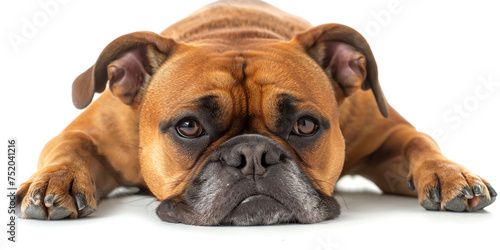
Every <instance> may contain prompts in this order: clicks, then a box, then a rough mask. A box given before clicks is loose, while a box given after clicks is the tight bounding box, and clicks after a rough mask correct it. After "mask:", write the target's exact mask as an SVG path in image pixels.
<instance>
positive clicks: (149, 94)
mask: <svg viewBox="0 0 500 250" xmlns="http://www.w3.org/2000/svg"><path fill="white" fill-rule="evenodd" d="M150 35H151V34H148V35H147V36H150ZM134 36H135V38H134ZM138 36H139V38H138V39H136V38H137V37H138ZM142 36H144V34H139V35H137V34H135V35H133V39H131V38H130V37H128V38H126V39H124V38H119V39H118V42H116V41H115V42H114V44H113V43H112V44H110V45H109V46H108V47H109V48H107V49H106V50H108V51H112V52H107V54H106V53H105V52H103V54H104V56H106V57H107V58H105V59H100V60H102V61H103V62H101V63H100V62H99V60H98V62H97V63H96V66H94V69H93V70H92V72H94V78H95V79H98V78H99V73H96V72H99V68H98V67H99V66H98V65H99V64H101V65H107V78H108V79H109V84H110V89H111V91H112V92H113V93H114V94H115V95H116V96H117V97H118V98H120V99H121V100H122V101H123V102H124V103H126V104H129V105H132V106H133V107H135V108H136V109H137V110H138V112H139V140H140V148H141V150H140V165H141V172H142V175H143V177H144V180H145V181H146V184H147V185H148V187H149V188H150V190H151V191H152V192H153V194H154V195H155V196H156V197H157V198H158V199H160V200H161V201H162V202H161V204H160V205H159V207H158V210H157V213H158V215H159V216H160V218H161V219H163V220H165V221H170V222H181V223H186V224H196V225H219V224H231V225H257V224H275V223H284V222H299V223H314V222H319V221H323V220H326V219H330V218H334V217H336V216H337V215H338V214H339V213H340V211H339V206H338V204H337V202H336V201H335V200H334V198H333V197H332V193H333V189H334V185H335V182H336V181H337V179H338V178H339V176H340V173H341V171H342V166H343V163H344V154H345V144H344V140H343V136H342V133H341V130H340V125H339V110H338V103H339V102H342V101H343V99H344V98H345V97H348V96H349V95H351V94H352V93H354V92H355V91H356V90H357V89H359V88H361V87H363V88H365V89H368V88H372V89H373V90H374V93H375V96H376V98H377V100H379V106H380V107H381V111H382V112H384V106H383V105H380V104H381V103H382V104H383V101H384V99H383V96H382V95H381V92H380V89H379V87H378V82H376V65H375V62H374V60H373V55H372V54H371V52H370V50H369V47H368V46H367V45H366V42H365V41H364V39H363V38H362V37H361V36H360V35H359V34H358V33H356V32H355V31H353V30H351V29H349V28H347V27H345V26H341V25H325V26H319V27H317V28H314V29H312V30H309V31H307V32H305V33H303V34H301V35H298V36H297V37H295V38H294V39H293V40H292V41H286V42H285V41H271V40H269V41H259V42H254V43H252V42H251V43H248V44H241V45H235V44H231V45H228V44H221V43H220V42H215V41H214V42H210V41H203V43H199V44H197V43H190V44H178V43H175V42H174V41H172V40H164V41H159V39H160V38H157V37H155V38H148V37H146V38H144V37H142ZM120 39H122V40H121V41H120ZM134 39H135V40H134ZM161 39H163V38H161ZM131 40H132V41H133V42H131ZM124 44H125V45H124ZM130 44H132V45H130ZM137 44H139V45H144V46H142V47H141V46H138V45H137ZM151 44H153V45H151ZM124 47H125V49H124ZM138 47H139V48H141V49H139V50H138V49H137V48H138ZM113 48H115V49H113ZM116 48H119V49H116ZM131 48H132V51H131ZM106 50H105V51H106ZM115 50H116V51H115ZM117 51H118V52H117ZM123 51H125V52H123ZM103 54H101V56H103ZM110 54H111V55H110ZM101 67H102V66H101ZM96 68H97V69H96ZM131 72H132V73H134V74H131ZM138 73H139V74H138ZM127 75H132V76H133V77H127ZM137 75H139V76H137ZM95 81H97V80H95ZM137 82H140V84H137ZM144 82H146V83H144ZM96 84H99V83H96ZM93 88H94V89H97V90H99V88H102V86H101V87H99V85H97V86H93ZM131 89H132V90H133V91H131ZM77 100H78V98H77ZM85 101H86V100H84V101H83V102H85ZM75 104H77V103H75Z"/></svg>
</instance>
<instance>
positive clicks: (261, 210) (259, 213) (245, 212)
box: [219, 195, 295, 226]
mask: <svg viewBox="0 0 500 250" xmlns="http://www.w3.org/2000/svg"><path fill="white" fill-rule="evenodd" d="M293 222H295V216H294V215H293V213H292V212H291V211H290V210H289V209H287V208H286V207H285V205H283V204H281V203H280V202H279V201H278V200H276V199H274V198H272V197H270V196H267V195H253V196H250V197H248V198H246V199H245V200H243V201H242V202H241V203H240V204H238V205H237V206H236V207H235V208H234V209H233V210H232V211H231V212H230V213H229V214H228V215H227V216H226V217H225V218H224V219H223V220H222V221H221V222H220V223H219V224H220V225H234V226H251V225H271V224H279V223H293Z"/></svg>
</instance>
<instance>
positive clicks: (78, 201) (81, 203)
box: [75, 194, 87, 211]
mask: <svg viewBox="0 0 500 250" xmlns="http://www.w3.org/2000/svg"><path fill="white" fill-rule="evenodd" d="M75 200H76V206H77V207H78V211H81V210H82V209H84V208H85V207H86V206H87V204H86V202H85V198H84V197H83V195H82V194H76V195H75Z"/></svg>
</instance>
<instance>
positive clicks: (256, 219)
mask: <svg viewBox="0 0 500 250" xmlns="http://www.w3.org/2000/svg"><path fill="white" fill-rule="evenodd" d="M319 197H320V198H321V200H322V201H321V202H320V204H318V205H319V206H318V207H316V208H315V209H314V211H312V213H310V214H306V213H304V212H303V211H301V210H302V209H301V208H300V206H301V204H295V205H292V204H289V205H285V204H284V203H283V202H282V201H279V200H277V199H275V198H273V197H272V196H269V195H263V194H254V195H250V196H248V197H247V198H245V199H243V200H242V201H240V202H237V203H234V204H233V205H231V204H227V206H224V207H219V209H216V210H213V211H210V212H208V213H200V212H199V211H196V210H194V209H192V208H193V207H192V206H191V205H187V204H186V202H185V201H182V200H180V199H179V197H177V198H173V199H167V200H164V201H162V202H161V203H160V205H159V206H158V208H157V210H156V213H157V215H158V216H159V217H160V219H161V220H163V221H166V222H171V223H183V224H188V225H198V226H257V225H273V224H290V223H300V224H309V223H318V222H321V221H324V220H329V219H333V218H336V217H337V216H339V214H340V206H339V204H338V203H337V201H336V200H335V198H333V197H329V196H326V195H323V194H321V193H320V194H319Z"/></svg>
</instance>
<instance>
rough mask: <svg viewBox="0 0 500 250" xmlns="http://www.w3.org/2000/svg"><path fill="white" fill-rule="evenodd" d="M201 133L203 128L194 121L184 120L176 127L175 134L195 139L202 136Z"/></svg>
mask: <svg viewBox="0 0 500 250" xmlns="http://www.w3.org/2000/svg"><path fill="white" fill-rule="evenodd" d="M203 132H204V131H203V127H202V126H201V124H200V123H199V122H198V121H195V120H184V121H182V122H180V123H179V125H177V133H179V135H181V136H182V137H186V138H196V137H198V136H201V135H203Z"/></svg>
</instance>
